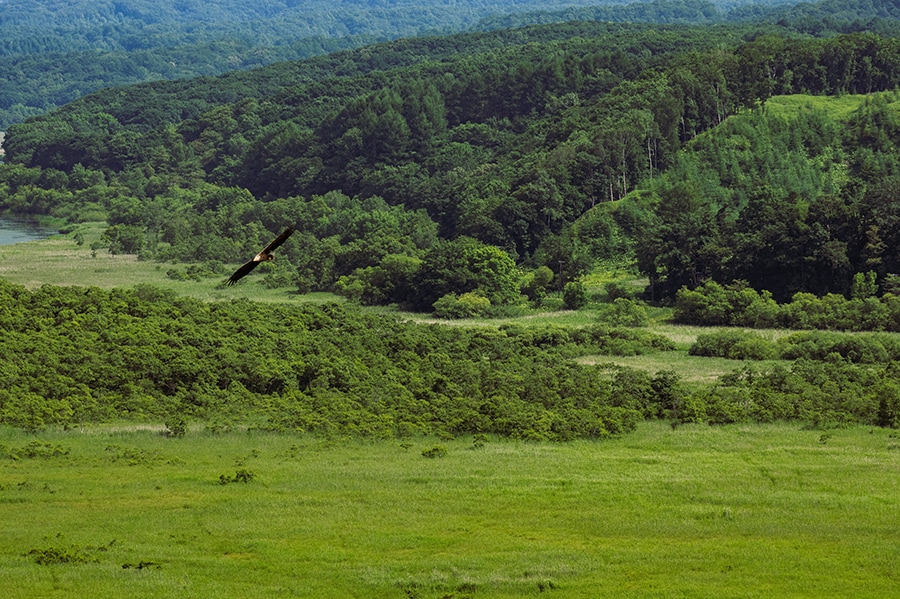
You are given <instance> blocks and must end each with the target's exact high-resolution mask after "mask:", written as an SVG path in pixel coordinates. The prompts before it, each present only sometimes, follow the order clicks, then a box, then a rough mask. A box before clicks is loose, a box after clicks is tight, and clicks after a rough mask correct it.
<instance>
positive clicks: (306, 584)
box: [0, 423, 900, 599]
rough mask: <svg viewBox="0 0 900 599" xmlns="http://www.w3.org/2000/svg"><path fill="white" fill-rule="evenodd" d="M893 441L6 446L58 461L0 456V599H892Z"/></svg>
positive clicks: (895, 565)
mask: <svg viewBox="0 0 900 599" xmlns="http://www.w3.org/2000/svg"><path fill="white" fill-rule="evenodd" d="M891 434H892V433H891V432H890V431H887V430H882V429H875V430H871V429H868V428H864V427H850V428H846V429H837V430H833V431H830V432H829V433H828V435H827V436H826V435H823V434H822V432H821V431H812V430H803V429H800V428H799V427H797V426H792V425H784V424H774V425H766V426H755V425H754V426H749V425H741V426H726V427H708V426H697V425H686V426H682V427H679V428H678V429H676V430H672V429H671V427H669V426H668V425H666V424H664V423H645V424H641V425H640V426H639V428H638V430H637V431H636V432H635V433H633V434H630V435H627V436H624V437H620V438H616V439H612V440H609V441H605V442H602V443H600V442H586V441H584V442H582V441H578V442H573V443H567V444H556V443H525V442H514V441H498V440H496V439H486V440H485V439H483V438H480V439H478V441H480V443H476V442H473V438H460V439H455V440H453V439H450V440H441V441H440V445H442V446H444V447H445V448H446V449H447V453H446V455H445V456H444V457H442V458H440V459H427V458H425V457H423V455H422V450H425V449H428V448H431V447H434V445H435V440H434V439H427V438H412V439H409V440H407V441H404V442H397V441H378V442H365V441H324V440H321V439H318V438H315V437H309V436H295V435H278V434H264V433H260V432H253V431H243V432H231V433H226V434H218V435H217V434H212V433H209V432H204V431H202V430H197V429H194V430H190V431H188V433H187V434H186V435H185V436H184V437H183V438H178V439H176V438H170V437H165V436H162V435H160V434H159V433H158V432H157V431H147V430H135V431H130V430H125V429H121V428H120V429H111V428H106V429H91V430H86V431H83V432H76V431H68V432H65V431H47V432H44V433H41V434H39V435H36V436H35V435H26V434H24V433H21V432H18V431H14V430H10V429H2V430H0V445H3V446H5V447H7V448H8V449H10V450H14V449H16V448H21V447H23V446H24V445H26V444H28V443H31V442H35V441H36V442H39V443H46V444H49V445H50V446H53V447H55V446H61V447H62V448H64V450H65V452H66V453H58V452H49V453H47V454H46V455H44V456H42V457H41V456H36V457H30V458H24V457H23V458H20V459H10V458H8V457H7V458H0V507H2V509H0V593H2V595H3V596H4V597H9V598H10V599H31V598H36V597H49V596H54V597H88V596H109V597H124V596H127V597H136V598H140V597H155V598H165V597H179V598H185V597H186V598H192V597H204V598H206V597H219V598H229V597H256V596H258V597H263V596H264V597H279V596H295V597H325V596H328V597H353V596H356V597H375V598H379V597H383V598H388V597H390V598H394V597H420V598H423V599H425V598H427V599H431V598H438V597H457V598H461V597H474V598H477V597H522V596H537V595H540V594H542V593H543V592H550V593H551V595H550V596H555V597H561V598H567V597H594V596H598V595H602V596H615V597H636V598H637V597H661V596H690V597H700V598H702V597H723V596H730V597H773V596H779V597H822V596H844V595H846V596H854V597H886V596H890V595H891V594H892V593H893V592H894V591H895V589H896V588H897V585H898V583H900V575H898V572H900V546H898V544H897V538H898V533H900V519H898V516H897V514H900V442H898V439H897V438H896V435H895V436H893V437H892V436H891ZM239 469H240V470H245V471H248V472H251V473H253V477H252V478H251V479H249V480H247V481H246V482H235V483H234V484H221V482H220V477H221V475H223V474H224V475H227V476H232V475H233V474H234V473H235V472H236V471H237V470H239ZM38 555H47V556H58V557H59V558H60V561H59V562H58V563H48V564H42V563H38V561H37V560H36V556H38ZM67 556H68V557H67ZM78 556H81V557H80V558H79V557H78ZM81 558H83V559H81Z"/></svg>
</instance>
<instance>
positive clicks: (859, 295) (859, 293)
mask: <svg viewBox="0 0 900 599" xmlns="http://www.w3.org/2000/svg"><path fill="white" fill-rule="evenodd" d="M877 293H878V284H877V283H876V282H875V271H873V270H870V271H869V272H867V273H865V274H863V273H861V272H858V273H856V274H855V275H853V285H852V286H851V287H850V297H851V298H853V299H866V298H867V297H875V295H876V294H877Z"/></svg>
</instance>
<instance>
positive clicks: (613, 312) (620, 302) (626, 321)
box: [599, 297, 649, 327]
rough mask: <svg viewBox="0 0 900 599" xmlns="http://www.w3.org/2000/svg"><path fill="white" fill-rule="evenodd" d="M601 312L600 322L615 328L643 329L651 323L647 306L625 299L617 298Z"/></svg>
mask: <svg viewBox="0 0 900 599" xmlns="http://www.w3.org/2000/svg"><path fill="white" fill-rule="evenodd" d="M599 312H600V320H601V321H602V322H605V323H607V324H609V325H610V326H614V327H643V326H647V324H648V323H649V317H648V316H647V309H646V307H645V305H644V304H643V303H641V302H636V301H634V300H631V299H626V298H624V297H617V298H616V299H615V300H613V302H612V304H608V305H604V306H602V307H601V309H600V310H599Z"/></svg>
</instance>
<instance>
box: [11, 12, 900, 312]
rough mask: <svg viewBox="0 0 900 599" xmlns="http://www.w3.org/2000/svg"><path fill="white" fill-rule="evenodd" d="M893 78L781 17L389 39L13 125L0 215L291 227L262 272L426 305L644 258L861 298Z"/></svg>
mask: <svg viewBox="0 0 900 599" xmlns="http://www.w3.org/2000/svg"><path fill="white" fill-rule="evenodd" d="M898 85H900V42H898V40H897V39H896V38H892V37H884V36H879V35H876V34H872V33H853V34H845V35H837V36H829V37H825V38H814V37H810V36H808V35H801V34H799V33H797V32H796V30H795V29H793V28H791V27H782V26H780V25H778V24H764V25H746V24H743V25H714V26H703V27H691V26H685V25H670V26H664V27H663V26H653V25H638V24H624V23H622V24H612V23H599V22H574V23H566V24H559V25H548V26H531V27H527V28H523V29H518V30H509V31H498V32H490V33H474V34H466V35H456V36H449V37H434V38H419V39H410V40H400V41H397V42H392V43H386V44H379V45H374V46H371V47H366V48H363V49H359V50H354V51H347V52H342V53H337V54H334V55H330V56H327V57H321V58H317V59H311V60H308V61H301V62H295V63H284V64H278V65H272V66H270V67H266V68H263V69H259V70H256V71H252V72H242V73H231V74H228V75H223V76H220V77H215V78H202V79H197V80H192V81H181V82H168V83H166V82H160V83H154V84H146V85H143V86H138V87H132V88H119V89H114V90H108V91H103V92H99V93H97V94H94V95H92V96H89V97H86V98H84V99H82V100H79V101H76V102H73V103H71V104H69V105H67V106H66V107H64V108H63V109H61V110H58V111H56V112H54V113H52V114H49V115H46V116H43V117H39V118H35V119H33V120H31V121H29V122H27V123H25V124H21V125H17V126H15V127H12V128H11V129H10V131H9V134H8V137H7V141H6V144H5V146H6V150H7V162H6V164H4V165H2V166H0V186H2V190H3V193H2V194H0V201H2V202H3V205H2V207H5V208H10V209H14V210H19V211H27V212H35V213H49V214H54V215H57V216H61V217H64V218H68V219H71V220H79V219H88V218H91V219H96V218H105V219H108V222H109V224H110V228H109V230H108V231H107V233H106V235H105V240H106V244H107V246H108V247H109V248H110V250H111V251H114V252H128V253H138V254H140V255H142V256H143V257H145V258H147V259H158V260H184V261H194V262H204V263H205V266H204V268H206V269H207V271H208V272H213V273H215V272H219V273H221V272H223V270H222V269H223V266H222V262H237V261H239V260H241V259H242V258H243V257H245V256H246V255H253V253H255V252H256V251H257V250H258V248H259V247H261V246H262V245H261V244H264V243H265V242H266V241H267V240H268V239H270V238H271V236H272V234H273V232H277V231H279V230H280V229H281V228H282V227H283V226H285V225H286V224H293V225H295V226H297V227H298V229H299V231H298V234H297V235H295V236H294V237H292V238H291V240H290V241H289V242H288V243H287V244H285V246H284V247H283V248H282V250H281V251H280V254H281V255H282V256H283V258H284V259H283V260H280V261H279V262H278V267H277V268H273V267H270V266H269V265H267V266H266V267H265V268H261V270H260V271H259V273H258V274H261V275H262V276H258V277H254V278H256V279H257V280H264V281H266V282H267V283H270V284H276V285H277V284H286V283H287V284H290V283H294V284H296V285H297V286H298V288H300V289H303V290H305V289H327V290H337V291H339V292H341V293H344V294H346V295H347V296H348V297H352V298H354V299H358V300H359V301H362V302H366V303H393V302H399V303H402V304H406V305H408V306H409V307H411V308H414V309H419V310H431V309H433V307H434V305H435V303H436V302H438V301H439V300H444V299H445V298H448V297H449V298H451V299H452V298H454V297H462V296H464V295H466V294H471V295H469V296H467V297H468V299H467V300H466V301H470V300H471V301H474V302H475V303H477V304H478V305H483V304H482V303H481V302H487V304H488V305H490V306H504V305H509V304H514V303H516V302H517V301H519V298H520V297H521V296H520V292H524V293H525V294H526V295H528V296H529V297H532V298H534V297H539V295H540V293H541V289H546V288H547V286H548V285H552V286H558V284H559V283H561V282H562V281H574V280H577V278H578V277H579V276H580V275H581V274H583V273H584V272H586V271H587V270H588V269H590V268H591V267H592V265H593V264H594V263H595V261H597V260H603V259H620V260H625V261H627V260H630V259H632V258H633V259H635V260H636V261H637V264H638V265H639V266H640V268H641V270H642V271H643V272H644V273H645V274H646V275H648V276H649V277H650V280H651V282H652V287H651V289H650V295H649V297H651V298H652V299H660V298H665V297H671V296H672V295H674V293H675V292H676V291H677V289H678V288H679V287H681V286H682V285H687V286H689V287H694V286H697V285H699V284H701V283H702V282H703V281H705V280H709V279H714V280H719V281H720V282H723V283H727V282H729V281H730V280H732V279H743V280H747V281H750V282H751V283H752V284H753V285H754V286H756V287H757V288H760V289H771V290H772V292H773V293H775V294H776V297H777V299H787V298H789V297H790V296H791V294H793V293H795V292H797V291H811V292H815V293H818V294H822V293H828V292H838V293H849V292H850V289H851V283H852V281H853V279H854V276H855V275H856V274H857V273H863V272H870V271H871V272H873V273H875V275H876V277H877V284H878V285H879V286H882V287H883V285H884V283H885V282H886V281H887V280H888V277H889V275H891V274H893V273H897V272H900V264H898V257H897V255H896V252H893V251H892V250H891V248H895V247H897V245H898V242H900V216H898V214H897V210H896V207H895V206H894V205H893V203H892V202H891V200H890V198H891V197H893V194H894V191H893V190H894V189H896V188H897V187H898V183H897V181H898V177H900V167H898V165H900V159H898V153H897V149H896V148H897V147H900V146H898V143H900V124H898V118H897V114H896V98H894V96H893V95H892V92H891V91H887V90H894V89H895V88H896V87H897V86H898ZM882 92H886V93H882ZM788 94H803V95H804V97H805V98H806V100H804V101H802V102H801V103H800V105H799V107H798V108H795V109H794V110H793V111H790V112H786V113H783V114H774V113H770V112H769V111H768V109H767V107H768V105H769V104H771V103H772V99H773V98H776V97H778V96H783V95H788ZM854 95H857V97H854ZM827 96H841V97H843V98H846V102H847V103H846V104H845V108H846V109H845V110H843V111H842V112H840V113H838V112H830V111H828V110H824V109H822V108H821V107H820V104H821V103H820V101H819V100H818V98H825V97H827ZM775 215H777V217H776V216H775ZM785 215H790V218H786V217H785ZM548 267H550V268H548ZM522 269H524V270H525V271H527V273H528V275H527V276H526V277H525V278H524V279H523V277H522V276H521V271H522ZM551 269H552V270H551ZM548 272H549V273H550V274H549V278H548V276H547V273H548ZM529 277H531V278H529ZM554 277H560V278H561V279H562V281H560V280H558V279H557V280H554ZM250 284H252V283H250Z"/></svg>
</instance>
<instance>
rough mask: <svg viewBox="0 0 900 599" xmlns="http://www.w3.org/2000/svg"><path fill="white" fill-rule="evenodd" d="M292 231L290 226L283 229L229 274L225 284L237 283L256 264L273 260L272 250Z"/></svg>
mask: <svg viewBox="0 0 900 599" xmlns="http://www.w3.org/2000/svg"><path fill="white" fill-rule="evenodd" d="M293 232H294V229H292V228H291V227H288V228H287V229H285V230H284V232H283V233H282V234H281V235H279V236H278V237H276V238H275V239H273V240H272V242H271V243H269V245H267V246H266V247H265V248H263V251H261V252H260V253H258V254H256V255H255V256H254V257H253V260H250V261H249V262H247V263H246V264H244V265H243V266H241V267H240V268H239V269H237V270H236V271H234V274H233V275H231V278H230V279H228V280H227V281H225V284H226V285H234V284H235V283H237V282H238V281H239V280H240V279H241V278H242V277H244V276H246V275H247V274H249V273H250V271H251V270H253V269H254V268H256V266H257V265H258V264H259V263H260V262H268V261H269V260H274V259H275V256H274V255H273V254H272V252H274V251H275V249H276V248H277V247H278V246H280V245H281V244H282V243H284V242H285V240H286V239H287V238H288V237H290V236H291V234H292V233H293Z"/></svg>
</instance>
